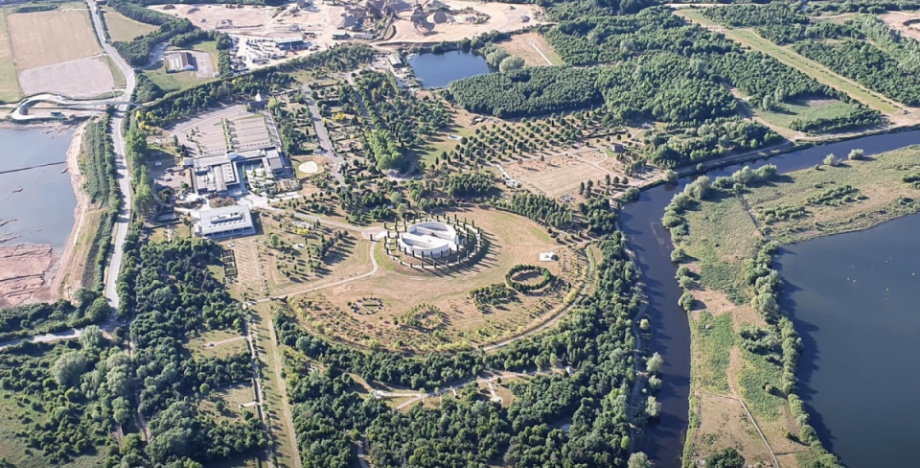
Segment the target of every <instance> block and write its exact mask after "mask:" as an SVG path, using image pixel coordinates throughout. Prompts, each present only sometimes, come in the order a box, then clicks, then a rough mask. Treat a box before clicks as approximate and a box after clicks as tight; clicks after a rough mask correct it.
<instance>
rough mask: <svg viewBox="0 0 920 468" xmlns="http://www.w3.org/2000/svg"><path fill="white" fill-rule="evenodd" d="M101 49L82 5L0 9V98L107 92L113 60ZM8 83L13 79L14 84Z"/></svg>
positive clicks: (114, 83) (111, 82)
mask: <svg viewBox="0 0 920 468" xmlns="http://www.w3.org/2000/svg"><path fill="white" fill-rule="evenodd" d="M100 54H102V48H101V47H100V46H99V43H98V41H97V39H96V35H95V32H94V31H93V28H92V25H91V23H90V18H89V12H88V11H87V10H86V5H84V4H82V3H72V4H64V5H61V6H60V7H59V8H57V9H54V10H49V11H37V12H29V13H14V12H13V11H12V10H8V9H3V10H0V58H2V57H4V56H6V57H7V59H6V60H2V59H0V99H3V100H5V101H15V100H16V99H18V98H20V97H21V96H22V95H32V94H38V93H41V92H56V93H63V94H67V95H71V96H76V97H84V98H91V97H98V96H100V95H102V94H105V93H111V92H112V90H113V88H115V87H116V86H117V85H118V83H119V82H121V83H123V82H124V77H121V78H120V79H119V80H118V81H116V79H115V77H114V76H113V71H112V69H113V68H114V67H113V64H111V63H110V61H109V60H108V59H107V57H104V56H100ZM14 81H15V82H16V83H15V84H14Z"/></svg>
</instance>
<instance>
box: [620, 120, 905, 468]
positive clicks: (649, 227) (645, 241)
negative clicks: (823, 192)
mask: <svg viewBox="0 0 920 468" xmlns="http://www.w3.org/2000/svg"><path fill="white" fill-rule="evenodd" d="M918 141H920V131H917V130H913V131H898V132H894V133H884V134H876V135H870V136H863V137H860V138H855V139H846V140H842V141H837V142H832V143H827V144H822V145H820V146H814V145H807V146H808V147H806V148H803V149H798V150H796V151H791V152H783V153H781V154H775V155H772V156H770V157H769V159H765V158H764V157H762V156H760V155H751V156H750V158H751V159H756V161H755V162H751V161H750V160H748V164H751V166H752V167H753V168H756V167H758V166H762V165H764V164H773V165H776V166H777V168H778V172H780V173H788V172H792V171H798V170H803V169H808V170H813V169H814V166H815V165H816V164H821V163H822V160H823V159H824V158H825V157H826V156H827V154H829V153H834V154H836V155H837V156H838V158H841V159H845V158H846V156H847V154H848V153H849V152H850V151H851V150H853V149H857V148H862V149H865V153H866V155H869V156H871V155H873V154H879V153H883V152H888V151H893V150H896V149H900V148H904V147H907V146H910V145H913V144H916V143H917V142H918ZM735 157H736V156H733V157H732V158H735ZM735 162H736V160H734V159H732V161H730V162H729V161H726V160H719V161H710V164H712V165H717V166H719V167H720V168H718V169H712V170H710V171H709V172H708V174H707V175H708V176H709V177H710V178H711V179H715V178H716V177H719V176H731V175H732V173H733V172H735V171H737V170H739V169H741V168H742V167H743V166H742V165H741V164H735V165H730V164H731V163H735ZM723 166H725V167H723ZM694 169H695V168H689V169H688V170H687V173H691V172H692V173H696V171H695V170H694ZM918 169H920V166H918ZM691 180H692V178H691V177H683V178H681V179H680V181H679V184H678V185H677V186H675V185H671V184H662V185H659V186H657V187H651V188H645V189H643V191H642V193H641V195H640V198H639V201H638V202H635V203H630V204H627V205H625V206H624V207H623V209H622V211H621V219H622V221H623V228H624V231H626V232H627V234H628V237H629V244H630V247H631V248H632V249H633V250H634V251H635V252H636V254H637V257H638V262H639V263H640V264H641V266H642V272H643V280H644V281H645V283H646V284H648V285H649V286H650V289H649V297H650V300H651V304H650V307H649V313H650V315H651V316H652V318H653V320H652V323H654V333H653V336H652V342H651V351H653V352H658V353H660V354H661V355H662V357H663V358H664V362H665V366H664V368H665V371H664V373H663V375H662V380H663V382H664V386H663V391H662V394H661V395H660V398H659V401H661V403H662V413H661V416H660V418H659V422H657V423H655V424H653V425H650V426H649V427H648V428H647V429H646V442H645V444H644V447H643V450H644V451H645V452H646V453H649V454H650V458H654V459H655V461H656V463H658V465H659V466H678V465H679V464H680V462H679V461H677V462H675V461H674V460H675V459H676V460H680V458H681V456H682V454H685V455H686V458H685V460H687V461H689V460H690V459H691V458H692V456H693V453H692V451H693V450H694V447H702V448H704V449H706V452H707V453H711V450H712V449H713V448H714V447H712V440H713V437H714V436H713V434H708V433H707V432H710V431H709V429H708V428H709V427H711V426H712V425H713V424H715V425H721V424H722V423H721V422H720V420H719V418H726V417H727V418H731V417H733V416H732V415H731V414H726V413H724V412H723V413H717V412H711V411H710V413H709V415H710V416H711V417H710V418H709V419H708V422H707V420H706V416H705V415H706V414H707V413H706V411H707V410H706V408H724V407H726V405H737V406H738V407H739V408H737V411H734V414H735V415H736V416H737V417H738V418H741V417H744V418H747V416H746V415H743V413H742V412H743V408H740V403H737V402H736V401H733V400H730V399H728V398H722V397H715V396H713V395H712V394H720V395H731V393H732V390H731V388H730V387H729V380H728V377H727V375H728V373H729V371H731V372H732V375H734V376H735V378H733V379H732V382H733V384H734V383H740V382H739V380H742V379H739V378H738V377H742V376H743V375H741V374H738V373H735V370H737V369H740V370H741V371H743V372H744V373H745V375H747V380H748V385H749V386H751V385H752V383H753V386H755V387H756V386H757V385H762V384H763V383H764V380H760V382H759V384H758V383H757V381H756V380H754V381H753V382H751V378H752V376H755V378H756V374H754V371H756V370H757V367H755V366H748V365H747V364H746V363H745V362H744V360H739V359H738V358H737V357H735V356H734V355H733V354H732V352H731V348H732V347H738V348H740V346H741V345H742V344H743V340H741V339H739V338H738V333H737V331H736V327H737V325H735V324H734V323H733V321H734V320H736V318H735V317H733V315H734V314H738V315H744V314H745V313H747V314H753V315H755V316H756V314H754V313H753V312H750V311H747V312H745V311H744V310H742V311H733V310H731V309H730V308H731V307H734V308H736V309H737V308H738V307H739V306H740V305H743V304H745V303H748V304H749V301H747V299H746V298H745V297H740V298H738V299H736V301H737V302H738V305H736V303H735V302H732V301H731V300H730V298H731V296H732V294H730V293H731V291H729V292H727V293H726V292H724V291H723V292H722V293H718V292H717V291H716V290H715V289H714V288H713V287H712V286H707V285H705V284H698V286H697V287H695V288H694V289H693V290H692V291H691V293H692V294H693V295H694V298H693V299H694V301H699V302H697V307H696V310H694V311H693V315H692V316H691V317H693V319H692V320H688V314H687V313H686V312H684V311H683V310H682V309H681V308H680V307H679V306H678V302H679V299H680V296H681V293H682V291H681V289H680V288H679V287H678V284H677V281H675V272H676V271H677V268H678V265H677V264H675V263H673V262H672V261H671V253H672V250H673V248H674V246H673V244H672V242H671V235H670V234H669V233H668V232H667V231H666V230H665V229H664V228H663V227H662V222H661V220H662V215H663V214H664V213H665V207H666V206H667V205H668V204H669V203H670V201H671V199H672V198H673V196H674V194H675V193H676V192H679V191H680V190H681V189H682V188H683V187H684V186H685V185H686V184H687V183H689V182H690V181H691ZM918 194H920V191H918ZM728 199H732V200H735V203H737V205H738V206H737V212H736V213H735V214H736V216H734V217H733V218H731V219H734V222H737V223H747V225H748V226H749V227H751V226H752V225H753V221H752V218H751V216H750V214H749V213H747V212H746V211H745V210H744V209H743V205H741V204H740V202H739V201H738V199H737V198H735V197H734V195H729V197H728ZM701 213H702V214H701V219H702V221H706V222H709V221H708V220H706V219H705V218H706V217H708V218H710V219H716V218H719V217H721V216H724V215H722V214H715V213H709V214H706V213H705V211H703V212H701ZM688 216H693V214H692V213H691V214H690V215H688ZM731 219H725V222H726V223H730V222H731ZM692 232H693V230H692V227H691V233H692ZM747 232H748V234H749V235H750V236H753V237H754V238H757V237H759V236H760V234H759V232H757V231H756V229H754V228H753V227H751V230H749V231H747ZM697 234H701V233H699V232H697ZM715 234H717V235H718V236H721V237H718V236H712V237H711V239H710V240H711V242H710V243H709V245H708V248H711V249H715V247H717V246H725V245H728V246H735V247H737V248H738V250H739V254H741V253H744V249H743V248H740V247H738V246H737V245H736V243H737V239H739V238H738V237H737V236H731V235H730V234H729V233H725V234H724V235H723V234H722V233H721V232H716V233H715ZM699 237H700V238H701V239H703V238H705V235H700V236H699ZM713 251H714V250H713ZM713 257H717V256H716V255H714V256H713ZM726 259H728V260H732V258H731V256H730V255H729V256H727V257H726ZM688 261H689V259H688ZM735 261H736V263H737V264H738V265H741V264H743V261H742V260H741V259H740V258H739V259H736V260H735ZM722 264H723V265H725V264H728V262H723V263H722ZM685 266H688V267H689V268H691V269H692V270H696V271H697V272H698V273H699V274H701V275H702V276H701V277H700V279H698V280H697V281H698V282H700V283H702V282H703V281H706V280H704V278H712V279H718V278H720V277H721V278H725V281H723V285H724V284H729V280H730V279H732V275H733V274H734V275H735V277H737V274H738V272H739V271H740V270H732V269H729V268H726V269H722V270H720V269H719V268H712V266H713V265H709V266H707V267H706V268H705V269H704V268H701V266H694V265H691V264H686V265H685ZM716 282H718V281H716ZM697 296H698V297H697ZM707 296H708V297H707ZM704 303H705V304H707V305H708V306H707V307H705V309H706V310H705V311H704V310H703V309H704V308H703V307H701V305H702V304H704ZM718 303H722V304H723V306H724V308H723V309H721V310H722V312H721V313H715V312H713V309H716V308H718V305H717V304H718ZM748 307H750V306H748ZM740 318H741V319H743V317H740ZM688 325H689V326H688ZM738 329H739V330H740V327H739V328H738ZM726 332H727V333H726ZM691 334H692V335H693V338H692V344H691ZM719 339H722V340H723V341H722V343H727V345H725V346H722V347H720V346H719V345H718V340H719ZM706 340H709V341H708V343H711V344H713V346H710V347H707V346H706V343H707V341H706ZM718 350H721V352H716V351H718ZM691 352H692V353H694V356H693V360H694V364H693V367H692V372H693V380H694V381H697V380H704V379H707V378H709V379H710V382H712V381H713V380H712V379H713V376H715V377H721V378H722V383H721V385H720V387H721V388H719V389H715V390H717V391H711V392H709V393H703V391H706V390H705V389H704V390H703V391H698V389H697V388H696V387H694V388H693V389H691V378H690V374H691V356H690V353H691ZM743 355H744V353H742V357H743ZM706 359H708V360H709V361H710V362H712V363H715V365H716V367H715V368H716V369H717V370H718V371H719V372H716V373H710V374H708V376H707V374H706V373H705V371H700V370H699V368H698V366H697V365H696V363H697V362H702V361H703V360H706ZM770 365H771V366H773V367H774V368H777V369H780V368H778V367H776V366H775V365H774V364H770ZM735 388H736V392H737V393H741V392H743V391H745V389H744V387H743V386H741V385H739V386H738V387H735ZM710 390H712V389H710ZM774 390H775V387H774ZM688 397H689V402H688ZM803 398H804V399H805V400H806V402H807V401H808V399H809V394H807V393H806V394H804V395H803ZM704 400H708V401H704ZM745 401H746V402H747V403H746V404H747V405H748V406H752V407H751V408H750V409H751V411H752V413H753V415H754V418H757V413H756V411H757V409H756V408H755V407H753V405H751V402H750V401H748V400H745ZM688 403H689V404H688ZM691 406H692V408H691ZM785 406H788V405H785ZM700 411H702V414H703V415H704V417H703V419H702V420H701V419H700V417H699V416H700V414H701V413H700ZM736 421H738V420H736ZM755 421H756V422H757V424H758V425H759V426H761V427H762V426H763V424H761V421H760V419H755ZM739 422H740V421H739ZM794 422H795V421H791V423H792V424H794ZM787 423H790V422H789V421H788V420H787ZM688 427H689V428H690V430H689V433H688ZM701 427H702V431H700V428H701ZM748 427H749V429H750V431H746V430H744V429H743V428H740V427H736V428H735V429H736V430H729V431H727V432H730V433H729V434H728V436H734V435H735V434H748V435H750V436H751V437H750V438H749V440H751V441H752V444H754V443H756V444H759V445H757V446H755V447H756V448H755V451H759V452H760V453H761V454H762V455H761V456H763V457H764V458H765V457H769V456H770V455H769V450H767V447H766V444H764V442H763V440H760V441H759V442H757V441H758V440H759V439H760V438H759V436H756V430H755V429H754V427H753V423H748ZM766 432H767V437H768V439H769V438H770V434H769V431H766ZM819 433H820V428H819ZM791 435H795V433H794V432H792V433H791ZM778 436H779V437H780V438H781V439H783V440H788V439H787V438H786V437H785V434H784V433H780V434H778ZM822 440H826V439H823V437H822ZM771 443H772V441H771ZM784 443H785V442H784ZM752 446H753V445H752ZM797 446H798V447H805V446H804V445H802V444H798V445H797ZM781 448H782V447H781V446H780V447H777V446H773V447H772V450H774V451H775V453H776V455H777V458H778V459H779V461H780V463H781V464H782V465H783V466H786V464H790V466H799V464H798V462H797V461H795V456H794V455H791V454H784V453H783V452H782V450H781ZM697 455H703V453H702V452H698V453H697ZM755 456H757V455H756V454H755ZM771 458H772V457H771ZM785 458H790V459H793V461H791V462H788V463H787V461H786V460H785ZM749 461H751V460H749ZM806 461H807V460H806ZM771 464H772V460H771Z"/></svg>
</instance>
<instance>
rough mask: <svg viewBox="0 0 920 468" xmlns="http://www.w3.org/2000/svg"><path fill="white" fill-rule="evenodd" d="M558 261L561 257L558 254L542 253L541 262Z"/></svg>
mask: <svg viewBox="0 0 920 468" xmlns="http://www.w3.org/2000/svg"><path fill="white" fill-rule="evenodd" d="M556 260H559V256H558V255H556V252H540V261H541V262H555V261H556Z"/></svg>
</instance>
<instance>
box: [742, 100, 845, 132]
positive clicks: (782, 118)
mask: <svg viewBox="0 0 920 468" xmlns="http://www.w3.org/2000/svg"><path fill="white" fill-rule="evenodd" d="M854 107H855V106H854V105H853V104H848V103H846V102H843V101H838V100H836V99H818V100H809V101H799V102H784V103H783V104H782V105H780V106H778V108H777V109H775V110H769V111H767V110H762V109H757V110H756V113H757V115H759V116H760V117H763V119H764V120H766V121H767V122H770V123H771V124H774V125H779V126H780V127H786V128H790V127H789V126H790V125H792V122H794V121H796V120H803V121H808V120H814V119H821V118H834V117H841V116H844V115H848V114H849V113H850V112H851V111H852V110H853V108H854Z"/></svg>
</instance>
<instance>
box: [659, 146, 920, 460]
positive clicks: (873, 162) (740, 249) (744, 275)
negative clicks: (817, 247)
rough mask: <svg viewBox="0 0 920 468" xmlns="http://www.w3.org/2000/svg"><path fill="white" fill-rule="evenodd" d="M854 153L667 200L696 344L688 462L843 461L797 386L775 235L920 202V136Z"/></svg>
mask: <svg viewBox="0 0 920 468" xmlns="http://www.w3.org/2000/svg"><path fill="white" fill-rule="evenodd" d="M848 156H849V155H835V156H834V157H833V158H828V160H827V161H826V163H827V164H822V165H820V166H817V167H814V168H809V169H804V170H800V171H796V172H791V173H788V174H783V175H776V174H773V173H771V172H770V171H766V172H763V173H760V174H757V175H756V176H754V177H752V176H751V175H750V174H748V175H747V176H745V175H744V174H742V173H741V172H742V171H739V172H738V173H736V174H735V175H734V176H732V178H730V179H722V180H716V181H714V182H713V183H712V184H708V183H704V182H695V183H694V184H691V186H690V187H688V189H687V190H685V191H684V194H682V195H679V196H677V197H675V201H674V202H672V204H671V206H669V209H668V213H667V214H666V216H665V218H664V220H663V222H665V224H666V225H668V226H670V230H671V234H672V239H673V241H674V245H675V254H674V255H673V260H675V261H679V262H680V263H681V264H682V266H681V268H680V270H679V271H678V281H679V282H680V283H681V286H682V287H683V288H684V290H685V291H686V294H685V295H684V297H682V299H681V305H682V306H684V307H685V308H686V309H688V312H689V314H690V329H691V338H692V343H693V344H692V347H691V353H692V364H691V372H692V376H693V377H692V390H691V403H692V404H691V412H692V413H693V414H691V420H692V421H694V424H692V425H691V430H690V433H689V434H688V437H687V440H688V441H687V446H686V453H685V460H686V462H687V463H694V462H695V461H696V460H699V459H705V458H706V457H708V456H709V455H710V454H712V453H715V452H717V451H719V450H721V449H723V448H726V447H735V448H737V449H738V450H739V452H741V453H742V455H743V456H744V457H745V459H746V460H747V462H748V463H749V464H753V463H758V462H760V463H772V459H773V458H774V457H775V458H776V460H777V461H778V462H779V463H780V464H781V465H782V466H809V467H810V466H826V467H831V466H836V463H837V462H836V461H835V459H834V457H833V456H832V455H830V454H828V453H827V452H826V451H825V450H824V449H823V447H822V446H821V445H820V442H817V437H816V434H815V433H814V429H813V428H812V427H811V426H810V424H809V422H808V421H809V417H808V415H807V414H806V413H804V410H803V409H802V406H801V403H800V400H799V397H798V396H797V395H796V380H795V376H794V373H795V367H796V364H797V360H798V355H799V352H800V348H801V341H800V340H799V338H798V335H797V334H796V332H795V330H793V329H792V325H791V322H790V321H789V320H788V319H787V318H786V316H785V313H784V311H782V310H780V308H779V306H778V302H777V298H778V295H779V285H780V284H781V281H780V279H779V276H778V273H777V272H776V271H775V270H773V268H772V266H771V265H772V256H773V255H774V253H775V247H773V245H775V244H773V243H771V242H770V240H771V239H775V240H776V241H778V242H779V243H792V242H800V241H803V240H806V239H811V238H814V237H818V236H824V235H831V234H835V233H840V232H845V231H851V230H856V229H865V228H868V227H871V226H874V225H877V224H879V223H881V222H884V221H887V220H890V219H893V218H895V217H898V216H903V215H906V214H910V213H914V212H917V211H920V202H918V201H916V200H917V198H918V197H920V162H918V161H920V146H912V147H907V148H902V149H899V150H896V151H891V152H887V153H883V154H880V155H875V156H872V157H866V156H863V155H862V154H861V153H860V152H858V151H857V152H856V153H854V155H853V156H854V157H853V159H850V158H849V157H848ZM831 159H833V161H831ZM752 172H753V173H755V174H756V173H757V171H752ZM761 433H762V434H763V438H761V436H760V434H761ZM764 439H766V443H765V441H764Z"/></svg>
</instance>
